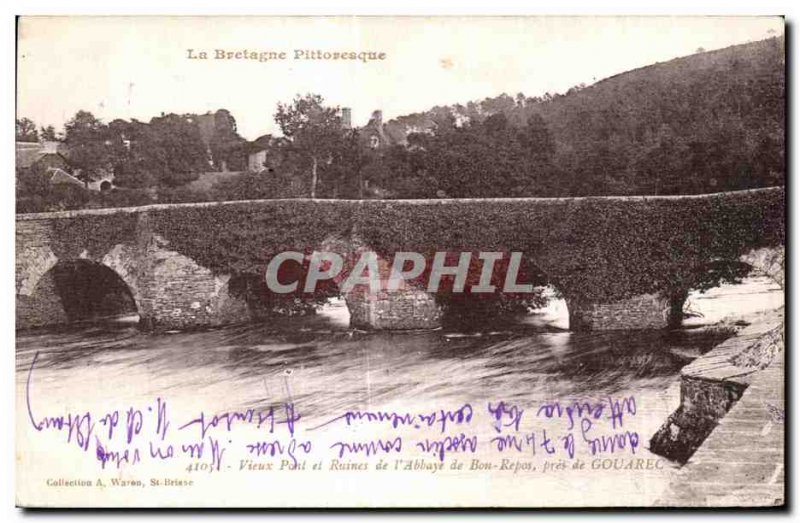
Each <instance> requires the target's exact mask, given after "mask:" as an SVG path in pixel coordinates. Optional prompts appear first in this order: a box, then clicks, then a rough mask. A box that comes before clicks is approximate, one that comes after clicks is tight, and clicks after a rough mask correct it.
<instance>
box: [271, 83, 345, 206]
mask: <svg viewBox="0 0 800 523" xmlns="http://www.w3.org/2000/svg"><path fill="white" fill-rule="evenodd" d="M274 116H275V121H276V122H277V124H278V125H279V126H280V128H281V131H282V132H283V135H284V136H285V137H286V138H287V140H289V142H290V150H291V152H292V153H293V154H294V155H295V157H296V158H297V160H298V162H299V164H300V167H301V169H302V170H303V171H306V172H309V173H310V186H311V197H312V198H316V197H317V186H318V184H319V169H320V166H321V165H322V164H330V163H331V162H332V161H333V155H334V154H335V153H336V152H337V151H338V150H340V149H341V148H342V142H343V140H344V131H345V130H344V128H343V126H342V117H341V113H340V110H339V108H338V107H326V106H324V105H323V98H322V97H321V96H319V95H315V94H307V95H305V96H299V95H298V96H296V97H295V99H294V100H293V101H292V103H291V104H283V103H278V107H277V111H276V112H275V115H274Z"/></svg>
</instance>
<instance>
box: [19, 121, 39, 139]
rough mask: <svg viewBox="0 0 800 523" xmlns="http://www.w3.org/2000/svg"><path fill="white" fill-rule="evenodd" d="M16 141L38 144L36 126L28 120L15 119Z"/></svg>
mask: <svg viewBox="0 0 800 523" xmlns="http://www.w3.org/2000/svg"><path fill="white" fill-rule="evenodd" d="M17 141H18V142H38V141H39V133H38V131H36V124H35V123H33V121H32V120H30V119H28V118H17Z"/></svg>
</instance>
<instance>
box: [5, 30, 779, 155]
mask: <svg viewBox="0 0 800 523" xmlns="http://www.w3.org/2000/svg"><path fill="white" fill-rule="evenodd" d="M783 30H784V29H783V20H782V19H781V18H776V17H675V16H670V17H609V16H606V17H554V16H553V17H485V18H470V17H447V18H445V17H372V18H355V17H330V18H322V17H317V18H310V17H282V18H281V17H273V18H269V17H252V16H249V17H62V18H58V17H27V18H26V17H23V18H21V19H20V22H19V28H18V47H17V117H18V118H20V117H27V118H30V119H32V120H33V121H34V122H36V124H38V125H40V126H44V125H53V126H54V127H56V129H57V130H61V129H62V128H63V124H64V122H65V121H67V120H69V119H70V118H71V117H72V116H73V115H74V114H75V113H76V112H77V111H78V110H88V111H91V112H92V113H93V114H94V115H95V116H97V117H99V118H101V119H102V120H103V121H105V122H109V121H111V120H113V119H115V118H123V119H131V118H136V119H138V120H142V121H149V119H150V118H152V117H153V116H158V115H160V114H161V113H162V112H164V113H170V112H174V113H205V112H207V111H215V110H217V109H220V108H225V109H227V110H229V111H230V112H231V113H232V114H233V116H234V117H235V118H236V121H237V124H238V130H239V133H240V134H241V135H242V136H244V137H245V138H247V139H250V140H253V139H255V138H257V137H258V136H260V135H263V134H266V133H273V134H275V133H278V129H277V125H276V124H275V122H274V120H273V117H272V115H273V114H274V112H275V107H276V104H277V103H278V102H289V101H291V100H292V98H293V97H294V96H295V95H296V94H298V93H303V94H304V93H316V94H320V95H322V96H323V97H324V98H325V101H326V103H328V104H330V105H338V106H342V107H350V108H352V113H353V124H354V125H364V124H365V123H366V122H367V121H368V119H369V116H370V114H371V113H372V111H373V110H376V109H381V110H382V111H383V114H384V120H388V119H391V118H394V117H397V116H401V115H404V114H409V113H413V112H420V111H425V110H427V109H429V108H431V107H433V106H435V105H449V104H454V103H466V102H468V101H471V100H481V99H483V98H486V97H492V96H497V95H499V94H501V93H504V92H505V93H508V94H511V95H515V94H516V93H519V92H522V93H524V94H525V95H527V96H539V95H542V94H544V93H546V92H550V93H563V92H565V91H566V90H567V89H569V88H570V87H572V86H574V85H577V84H580V83H585V84H587V85H589V84H592V83H594V82H596V81H599V80H601V79H603V78H607V77H609V76H612V75H614V74H618V73H621V72H624V71H629V70H631V69H635V68H638V67H642V66H646V65H650V64H653V63H656V62H663V61H666V60H670V59H672V58H676V57H679V56H685V55H689V54H692V53H694V52H696V51H697V50H698V49H699V48H701V47H702V48H703V49H705V50H712V49H719V48H724V47H728V46H730V45H734V44H739V43H745V42H748V41H757V40H762V39H764V38H768V37H771V36H777V35H781V34H783ZM189 49H192V50H193V51H192V55H193V56H199V54H200V52H202V51H205V52H206V53H207V55H208V59H205V60H203V59H199V58H196V59H190V58H188V56H189V51H188V50H189ZM216 49H222V50H225V51H230V52H236V51H242V50H245V49H246V50H249V51H256V52H265V51H272V52H275V53H280V52H285V53H286V58H285V59H282V60H279V59H276V60H268V61H265V62H259V61H257V60H249V59H215V58H214V56H215V50H216ZM295 50H312V51H316V50H320V51H323V52H331V53H333V52H339V51H347V52H350V51H353V52H356V53H358V52H362V51H365V52H369V51H372V52H375V53H385V58H384V59H382V60H380V59H378V60H371V61H367V62H362V61H359V60H309V59H294V55H295Z"/></svg>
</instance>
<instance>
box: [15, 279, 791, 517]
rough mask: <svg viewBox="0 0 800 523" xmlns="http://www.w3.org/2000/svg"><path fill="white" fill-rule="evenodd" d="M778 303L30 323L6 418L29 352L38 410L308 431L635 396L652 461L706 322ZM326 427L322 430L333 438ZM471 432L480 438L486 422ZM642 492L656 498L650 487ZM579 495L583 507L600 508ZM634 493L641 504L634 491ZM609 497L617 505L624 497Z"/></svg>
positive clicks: (750, 286)
mask: <svg viewBox="0 0 800 523" xmlns="http://www.w3.org/2000/svg"><path fill="white" fill-rule="evenodd" d="M782 304H783V291H782V290H781V289H780V288H779V287H777V286H776V285H774V284H772V283H771V282H770V281H769V280H767V279H765V278H750V279H748V280H746V281H745V282H744V283H743V284H740V285H735V286H733V285H729V286H723V287H720V288H717V289H714V290H712V291H710V292H708V293H706V294H704V295H698V294H693V295H691V296H690V309H691V310H692V311H693V312H694V313H696V316H695V317H693V318H690V319H688V320H686V322H685V327H684V328H683V329H680V330H676V331H672V332H660V331H659V332H656V331H642V332H593V333H570V332H568V331H566V330H565V327H566V314H565V309H564V304H563V302H555V303H552V304H551V305H550V306H549V307H548V308H547V309H545V310H542V311H537V313H535V314H532V315H529V316H528V317H526V318H525V319H524V320H523V321H522V322H520V323H519V324H517V325H515V326H512V327H506V328H503V329H498V330H491V329H487V330H485V331H478V332H470V333H461V332H452V331H451V332H448V331H433V332H412V333H367V332H361V331H354V330H351V329H349V327H348V324H347V322H348V317H347V309H346V307H345V306H344V304H343V303H342V302H338V303H333V304H331V305H329V306H327V307H325V308H324V309H323V310H322V311H321V313H319V314H317V315H314V316H307V317H292V318H286V319H283V320H281V321H276V322H271V323H261V324H249V325H240V326H233V327H225V328H218V329H209V330H204V331H196V332H182V333H181V332H176V333H167V334H148V333H144V332H141V331H139V330H138V329H137V328H136V326H135V325H134V324H132V323H130V322H124V321H120V322H116V323H105V324H94V325H81V326H73V327H68V328H58V329H41V330H35V331H28V332H22V333H19V334H18V336H17V347H16V366H17V388H18V409H17V410H18V416H17V420H18V423H19V424H20V425H25V424H26V423H29V422H28V419H27V414H26V412H27V411H26V409H25V404H24V398H25V394H26V384H27V378H28V373H29V371H30V368H31V364H32V361H33V357H34V354H36V353H38V354H39V357H38V361H37V365H36V369H35V374H34V375H33V377H34V378H33V382H34V383H35V401H36V404H37V405H42V404H44V403H46V404H47V409H48V410H49V411H50V412H57V411H59V410H60V409H63V410H64V411H69V410H71V409H72V410H74V409H75V408H77V406H80V408H81V409H94V410H98V411H99V410H100V409H103V408H107V407H108V406H109V405H110V404H112V403H114V404H125V405H128V404H136V403H137V402H138V403H142V402H146V401H150V400H152V399H154V398H157V397H158V398H169V401H170V407H171V409H172V411H173V412H198V411H200V410H201V409H202V411H204V412H206V413H215V412H224V411H233V410H241V409H245V408H251V407H252V408H256V409H266V408H268V407H269V406H273V405H279V404H282V403H286V402H290V403H292V404H293V405H294V407H295V409H297V411H298V412H299V413H301V415H302V416H303V420H302V423H303V425H304V426H305V427H309V428H310V427H313V426H317V425H320V424H323V423H326V422H328V421H330V420H331V419H332V418H334V417H336V416H339V415H341V414H342V413H344V412H346V411H352V410H361V411H371V410H379V409H380V410H386V411H392V412H407V411H413V410H415V409H417V410H424V409H433V408H436V409H438V408H445V407H446V408H453V409H455V408H458V407H459V406H461V405H463V404H470V405H472V406H473V407H474V409H475V410H476V412H477V411H479V410H480V411H481V412H483V411H485V410H486V405H487V403H488V402H493V403H495V404H496V403H497V402H499V401H504V402H506V403H507V404H513V405H515V406H517V407H518V408H519V409H523V410H524V411H525V412H527V413H528V414H527V415H526V418H524V422H523V425H524V426H526V427H529V428H530V427H533V426H534V425H535V424H536V423H537V422H539V421H541V420H538V419H537V417H536V413H537V409H538V408H539V407H540V406H541V405H542V404H546V403H548V402H554V401H571V400H587V401H589V400H591V401H604V400H605V399H606V398H629V397H633V398H635V404H636V414H635V417H633V418H629V419H631V420H632V421H631V422H630V425H629V426H628V427H630V428H629V430H633V429H635V430H636V431H637V432H638V434H639V435H640V439H641V448H640V449H639V454H638V456H644V457H649V458H657V456H653V455H651V454H649V452H648V451H647V449H646V447H647V441H648V440H649V438H650V436H651V435H652V434H653V433H654V432H655V431H656V429H657V428H658V427H659V426H660V425H661V423H662V422H663V421H664V420H665V419H666V417H667V416H668V415H669V414H670V413H671V412H672V411H673V410H674V409H675V408H676V407H677V405H678V398H679V379H678V377H679V371H680V369H681V367H683V366H684V365H686V364H687V363H689V362H690V361H692V359H694V358H696V357H698V356H700V355H701V354H702V353H704V352H706V351H708V350H710V349H711V348H712V347H713V345H715V344H716V343H719V342H720V341H721V340H722V339H724V337H725V336H727V335H728V334H726V333H725V332H724V331H723V330H722V329H718V328H708V326H709V325H713V324H715V323H717V322H719V321H720V320H722V319H725V318H727V319H729V320H731V321H735V320H737V319H746V318H747V317H749V316H752V315H753V314H759V313H760V312H763V311H768V310H772V309H775V308H777V307H780V306H781V305H782ZM20 411H21V412H20ZM333 425H335V424H333ZM336 430H337V429H335V427H331V431H332V432H331V433H332V434H335V433H336ZM341 430H344V429H343V428H342V429H341ZM475 430H476V434H478V435H479V436H486V437H487V438H489V437H490V436H491V434H492V426H491V424H489V423H484V424H483V426H481V427H478V428H476V429H475ZM20 431H23V432H24V429H21V428H20V429H18V434H21V432H20ZM386 432H387V430H383V432H382V433H386ZM25 434H26V437H28V436H30V435H29V434H28V433H25ZM330 437H331V438H334V439H336V438H338V437H339V436H333V435H332V436H330ZM674 468H675V466H674V465H672V464H670V463H666V464H664V470H665V471H664V470H662V471H660V472H655V471H654V472H653V476H652V477H651V480H652V481H654V482H655V483H652V485H660V486H663V485H665V484H666V481H667V479H668V478H667V476H668V475H669V474H671V473H672V472H669V471H671V470H673V469H674ZM654 478H655V479H654ZM626 480H627V479H626ZM647 488H648V489H649V490H653V492H654V494H653V495H654V496H655V495H656V494H655V492H656V491H657V490H658V488H660V487H658V486H649V487H647ZM591 490H592V489H591V488H589V489H588V490H587V492H585V493H584V494H583V496H584V498H582V499H583V500H584V501H585V502H591V500H595V501H598V502H599V501H600V500H602V501H605V502H608V499H607V498H605V497H602V493H601V492H599V493H597V496H594V497H593V495H594V494H593V493H592V492H590V491H591ZM420 495H421V496H424V495H426V494H424V493H421V494H420ZM598 496H600V497H598ZM645 498H647V496H645ZM559 499H561V498H559ZM632 499H634V500H635V501H636V502H637V503H641V499H642V496H641V493H639V497H637V498H632ZM587 500H588V501H587ZM620 500H622V502H623V504H624V500H625V498H624V496H623V497H622V498H620ZM617 501H619V500H617ZM613 504H617V502H616V501H615V502H614V503H613Z"/></svg>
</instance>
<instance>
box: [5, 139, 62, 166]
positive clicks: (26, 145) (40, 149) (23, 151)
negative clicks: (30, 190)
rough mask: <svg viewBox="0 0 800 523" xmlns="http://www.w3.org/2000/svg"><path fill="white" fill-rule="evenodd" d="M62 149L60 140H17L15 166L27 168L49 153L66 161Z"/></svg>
mask: <svg viewBox="0 0 800 523" xmlns="http://www.w3.org/2000/svg"><path fill="white" fill-rule="evenodd" d="M63 149H64V146H63V144H61V143H60V142H17V143H16V160H17V167H24V168H28V167H30V166H32V165H33V164H35V163H36V162H37V161H39V160H40V159H42V158H43V157H45V156H47V155H49V154H57V155H59V156H61V157H62V158H63V159H64V160H65V161H66V157H65V156H64V154H63V153H64V150H63Z"/></svg>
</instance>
